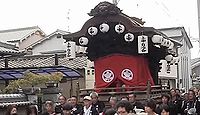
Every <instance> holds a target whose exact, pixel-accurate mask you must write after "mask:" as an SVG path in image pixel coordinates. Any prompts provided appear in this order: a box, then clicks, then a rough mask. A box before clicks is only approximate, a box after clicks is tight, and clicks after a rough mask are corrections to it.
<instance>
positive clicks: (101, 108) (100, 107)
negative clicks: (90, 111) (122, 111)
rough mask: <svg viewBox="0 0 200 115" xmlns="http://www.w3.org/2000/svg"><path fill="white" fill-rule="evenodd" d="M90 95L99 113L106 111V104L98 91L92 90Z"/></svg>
mask: <svg viewBox="0 0 200 115" xmlns="http://www.w3.org/2000/svg"><path fill="white" fill-rule="evenodd" d="M90 97H91V98H92V106H93V107H95V108H96V110H97V111H98V112H99V113H102V112H103V111H104V108H105V104H104V103H103V102H102V101H99V99H98V93H97V92H92V93H91V94H90Z"/></svg>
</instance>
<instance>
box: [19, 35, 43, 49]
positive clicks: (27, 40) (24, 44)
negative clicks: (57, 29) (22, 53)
mask: <svg viewBox="0 0 200 115" xmlns="http://www.w3.org/2000/svg"><path fill="white" fill-rule="evenodd" d="M42 38H43V36H42V35H41V34H40V32H35V33H32V34H31V35H30V36H27V38H24V39H23V40H21V41H20V43H19V50H24V49H25V48H27V47H28V46H30V45H31V44H33V43H35V42H37V41H38V40H40V39H42Z"/></svg>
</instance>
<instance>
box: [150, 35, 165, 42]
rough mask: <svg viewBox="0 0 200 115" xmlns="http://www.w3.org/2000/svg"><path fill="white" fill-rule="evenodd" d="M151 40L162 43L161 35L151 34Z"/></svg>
mask: <svg viewBox="0 0 200 115" xmlns="http://www.w3.org/2000/svg"><path fill="white" fill-rule="evenodd" d="M151 40H152V42H153V43H162V40H163V37H162V36H160V35H153V37H152V38H151Z"/></svg>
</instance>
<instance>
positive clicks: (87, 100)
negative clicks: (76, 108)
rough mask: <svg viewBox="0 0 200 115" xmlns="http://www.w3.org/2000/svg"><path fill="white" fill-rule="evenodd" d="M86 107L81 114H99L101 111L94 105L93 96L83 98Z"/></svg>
mask: <svg viewBox="0 0 200 115" xmlns="http://www.w3.org/2000/svg"><path fill="white" fill-rule="evenodd" d="M83 103H84V107H83V110H82V112H81V114H80V115H99V112H98V111H97V110H96V108H95V107H94V106H92V98H91V97H90V96H85V97H84V98H83Z"/></svg>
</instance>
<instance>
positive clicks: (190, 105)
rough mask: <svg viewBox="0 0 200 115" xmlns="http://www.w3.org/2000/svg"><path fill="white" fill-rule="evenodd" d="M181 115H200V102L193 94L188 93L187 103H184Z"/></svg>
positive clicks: (191, 92) (190, 91)
mask: <svg viewBox="0 0 200 115" xmlns="http://www.w3.org/2000/svg"><path fill="white" fill-rule="evenodd" d="M181 111H182V114H181V115H200V102H199V101H198V100H196V96H195V92H194V91H193V90H189V91H188V101H187V102H185V103H184V105H183V107H182V109H181Z"/></svg>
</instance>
